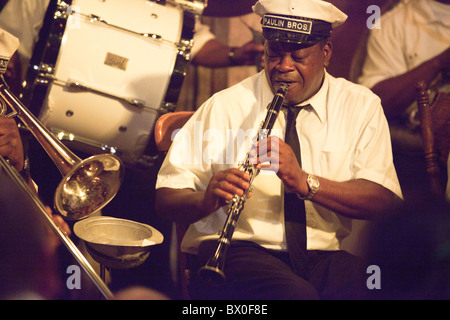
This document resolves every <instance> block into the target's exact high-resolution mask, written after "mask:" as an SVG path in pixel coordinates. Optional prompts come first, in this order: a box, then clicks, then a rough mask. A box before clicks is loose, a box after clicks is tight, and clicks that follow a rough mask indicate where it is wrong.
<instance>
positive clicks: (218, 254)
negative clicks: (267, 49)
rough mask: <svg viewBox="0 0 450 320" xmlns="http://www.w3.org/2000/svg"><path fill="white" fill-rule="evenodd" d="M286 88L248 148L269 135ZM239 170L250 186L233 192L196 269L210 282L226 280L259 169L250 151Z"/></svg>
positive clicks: (217, 282) (282, 85) (285, 87)
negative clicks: (212, 244)
mask: <svg viewBox="0 0 450 320" xmlns="http://www.w3.org/2000/svg"><path fill="white" fill-rule="evenodd" d="M288 89H289V83H282V84H281V86H280V88H279V89H278V90H277V93H276V94H275V97H274V98H273V100H272V102H271V103H270V105H269V107H268V110H267V114H266V117H265V119H264V120H263V121H262V122H261V125H260V128H259V130H258V133H257V135H256V136H255V137H254V138H253V140H252V145H251V148H250V150H252V149H253V148H254V147H255V144H256V142H258V141H259V140H262V139H264V138H266V137H268V136H269V135H270V132H271V130H272V128H273V126H274V124H275V120H276V119H277V117H278V113H279V112H280V109H281V106H282V105H283V102H284V99H285V97H286V93H287V91H288ZM239 170H242V171H244V172H246V173H248V174H249V176H250V179H249V185H250V187H249V188H248V189H246V190H245V191H244V194H243V195H242V196H239V195H237V194H235V195H234V196H233V198H232V199H231V201H230V203H229V206H228V211H227V214H228V217H227V220H226V221H225V224H224V226H223V229H222V232H221V234H220V237H219V239H218V241H217V248H216V251H215V252H214V254H213V255H212V256H211V257H210V258H209V260H208V262H207V263H206V264H205V265H204V266H203V267H201V268H200V269H199V270H198V275H199V277H200V278H201V279H203V280H205V281H207V282H209V283H211V284H221V283H223V282H225V280H226V276H225V273H224V272H223V269H224V264H225V256H226V252H227V250H228V247H229V246H230V244H231V238H232V237H233V233H234V229H235V228H236V226H237V222H238V219H239V216H240V215H241V212H242V210H243V209H244V203H245V201H246V199H247V197H248V193H249V192H250V191H251V190H252V187H251V185H252V182H253V180H254V179H255V178H256V176H257V175H258V174H259V169H257V167H256V164H255V163H252V162H251V161H250V152H248V153H247V155H246V157H245V160H244V162H243V163H241V164H240V165H239Z"/></svg>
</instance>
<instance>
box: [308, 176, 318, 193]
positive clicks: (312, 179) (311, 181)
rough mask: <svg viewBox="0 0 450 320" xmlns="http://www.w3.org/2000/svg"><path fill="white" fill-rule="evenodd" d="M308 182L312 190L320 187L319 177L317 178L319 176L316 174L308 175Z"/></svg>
mask: <svg viewBox="0 0 450 320" xmlns="http://www.w3.org/2000/svg"><path fill="white" fill-rule="evenodd" d="M308 184H309V187H310V188H311V189H312V190H314V189H317V188H319V179H317V177H315V176H311V175H310V176H308Z"/></svg>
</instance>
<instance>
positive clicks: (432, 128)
mask: <svg viewBox="0 0 450 320" xmlns="http://www.w3.org/2000/svg"><path fill="white" fill-rule="evenodd" d="M417 107H418V109H419V121H420V127H421V134H422V141H423V150H424V156H425V164H426V170H427V174H428V177H429V181H430V187H431V192H432V194H433V195H434V196H436V197H437V198H443V197H444V194H445V191H444V190H445V187H444V185H445V183H446V179H443V177H447V176H448V172H441V170H445V171H447V169H443V168H446V166H447V159H448V156H449V147H450V93H445V92H439V93H438V94H437V97H436V99H435V101H434V102H433V103H432V104H431V103H430V97H429V93H428V88H427V86H426V84H425V82H424V81H420V82H419V83H418V84H417ZM443 173H447V174H443Z"/></svg>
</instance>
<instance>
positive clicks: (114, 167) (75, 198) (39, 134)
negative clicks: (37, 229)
mask: <svg viewBox="0 0 450 320" xmlns="http://www.w3.org/2000/svg"><path fill="white" fill-rule="evenodd" d="M0 78H1V79H0V116H4V117H13V116H17V117H18V118H19V119H20V120H21V121H22V122H23V123H24V125H25V126H26V127H27V128H28V129H29V131H30V132H31V133H32V134H33V136H34V137H35V138H36V139H37V140H38V141H39V143H40V144H41V145H42V147H43V148H44V149H45V151H46V152H47V154H48V155H49V156H50V158H51V159H52V160H53V162H54V163H55V165H56V166H57V167H58V169H59V171H60V172H61V174H62V175H63V177H64V178H63V179H62V181H61V182H60V184H59V185H58V187H57V189H56V192H55V197H54V202H55V204H54V205H55V208H56V210H57V211H58V212H59V213H61V215H62V216H63V217H65V218H66V219H69V220H79V219H83V218H85V217H87V216H89V215H90V214H92V213H94V212H97V211H98V210H100V209H101V208H103V207H104V206H105V205H106V204H108V203H109V202H110V201H111V200H112V199H113V198H114V196H115V195H116V194H117V192H118V190H119V187H120V185H121V183H122V179H123V174H124V172H123V170H124V169H123V164H122V161H121V160H120V159H119V158H117V157H116V156H114V155H111V154H100V155H94V156H91V157H89V158H87V159H85V160H81V159H80V158H78V157H77V156H76V155H75V154H74V153H73V152H71V151H70V150H69V149H68V148H67V147H66V146H65V145H63V144H62V143H61V142H60V141H59V140H57V139H56V138H55V137H54V136H53V135H52V133H51V132H50V131H49V130H48V129H47V128H46V127H44V126H43V125H42V124H41V123H40V122H39V120H38V119H37V118H36V117H35V116H34V115H33V114H32V113H31V112H30V111H29V110H28V109H27V108H26V107H25V106H24V105H23V104H22V102H21V101H20V100H19V99H18V98H17V97H16V96H15V95H14V94H13V93H12V92H11V91H10V90H9V88H8V86H7V84H6V82H5V81H4V79H3V75H0ZM7 107H9V108H10V109H11V110H12V111H11V112H10V113H8V114H7ZM28 193H29V194H30V196H32V197H34V200H35V202H36V204H37V205H38V207H39V208H40V209H41V210H40V211H42V214H43V216H44V217H45V220H46V221H47V222H48V223H49V224H50V227H51V229H52V230H53V231H54V232H55V233H56V235H57V236H58V237H59V238H60V240H61V241H62V243H63V244H64V245H65V246H66V247H67V249H68V250H69V251H70V252H71V254H72V255H73V256H74V258H75V259H76V260H77V261H78V263H79V264H80V266H81V267H82V268H83V269H84V271H85V272H86V273H87V275H88V276H89V278H90V279H91V280H92V281H93V282H94V284H95V285H96V286H97V288H98V289H99V290H100V291H101V293H102V294H103V296H104V297H105V298H107V299H110V298H112V297H113V295H112V293H111V291H110V290H109V289H108V287H107V286H106V285H105V283H104V282H103V281H102V280H101V279H100V278H99V276H98V275H97V274H96V273H95V271H94V269H93V268H92V267H91V265H90V264H89V262H88V261H87V260H86V258H85V257H84V256H83V254H82V253H81V252H80V251H79V250H78V248H77V247H76V246H75V245H74V244H73V242H72V241H71V240H70V238H69V237H68V236H67V235H66V234H65V233H64V232H62V231H61V230H60V229H59V227H57V226H56V225H55V224H54V223H53V221H52V219H51V218H50V217H49V216H48V214H47V213H46V211H45V209H44V207H43V205H42V203H41V202H40V201H39V199H38V198H37V196H33V192H31V190H28Z"/></svg>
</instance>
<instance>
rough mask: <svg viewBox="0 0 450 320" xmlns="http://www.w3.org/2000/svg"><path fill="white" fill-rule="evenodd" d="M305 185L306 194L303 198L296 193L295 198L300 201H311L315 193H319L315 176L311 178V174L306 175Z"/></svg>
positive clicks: (318, 184)
mask: <svg viewBox="0 0 450 320" xmlns="http://www.w3.org/2000/svg"><path fill="white" fill-rule="evenodd" d="M306 184H307V185H308V190H309V191H308V193H307V194H306V195H305V196H301V195H300V194H298V193H297V197H298V198H299V199H300V200H312V198H314V196H315V195H316V193H317V191H319V186H320V183H319V180H318V179H317V177H316V176H313V175H312V174H308V176H307V178H306Z"/></svg>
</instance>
